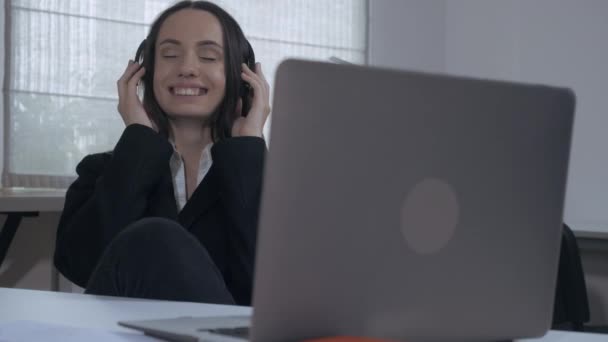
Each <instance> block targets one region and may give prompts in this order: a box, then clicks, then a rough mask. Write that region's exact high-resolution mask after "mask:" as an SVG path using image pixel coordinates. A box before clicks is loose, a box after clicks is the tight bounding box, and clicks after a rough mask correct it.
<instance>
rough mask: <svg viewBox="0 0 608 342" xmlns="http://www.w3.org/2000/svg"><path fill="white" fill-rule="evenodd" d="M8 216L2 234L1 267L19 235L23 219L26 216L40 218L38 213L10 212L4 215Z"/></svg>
mask: <svg viewBox="0 0 608 342" xmlns="http://www.w3.org/2000/svg"><path fill="white" fill-rule="evenodd" d="M2 214H6V215H8V216H7V218H6V221H5V222H4V227H2V231H1V232H0V266H2V263H3V262H4V258H5V257H6V254H7V253H8V249H9V247H10V246H11V242H12V241H13V238H14V237H15V233H17V228H19V224H20V223H21V219H22V218H23V217H24V216H38V213H37V212H8V213H2Z"/></svg>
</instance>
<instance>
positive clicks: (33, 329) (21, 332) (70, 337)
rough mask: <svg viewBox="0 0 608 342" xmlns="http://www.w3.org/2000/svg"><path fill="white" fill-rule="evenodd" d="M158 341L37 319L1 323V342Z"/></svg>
mask: <svg viewBox="0 0 608 342" xmlns="http://www.w3.org/2000/svg"><path fill="white" fill-rule="evenodd" d="M9 341H10V342H26V341H27V342H35V341H45V342H59V341H61V342H82V341H87V342H101V341H104V342H152V341H154V342H157V341H159V340H158V339H155V338H152V337H149V336H145V335H142V334H137V333H128V332H115V331H105V330H101V329H92V328H78V327H70V326H67V325H60V324H52V323H43V322H36V321H11V322H2V323H0V342H9Z"/></svg>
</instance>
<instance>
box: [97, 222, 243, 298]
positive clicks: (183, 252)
mask: <svg viewBox="0 0 608 342" xmlns="http://www.w3.org/2000/svg"><path fill="white" fill-rule="evenodd" d="M86 293H89V294H97V295H107V296H122V297H135V298H150V299H165V300H177V301H190V302H203V303H218V304H234V299H233V298H232V296H231V294H230V292H229V291H228V289H227V288H226V284H225V283H224V279H223V278H222V275H221V273H220V272H219V270H218V269H217V267H216V265H215V264H214V262H213V260H212V259H211V257H210V256H209V254H208V253H207V250H206V249H205V248H204V247H203V246H202V245H201V243H200V242H199V241H198V240H197V239H196V238H195V237H194V236H193V235H192V234H190V233H189V232H188V231H187V230H186V229H184V228H183V227H181V226H180V225H179V224H178V223H176V222H174V221H171V220H168V219H163V218H145V219H142V220H139V221H137V222H135V223H133V224H131V225H129V226H128V227H127V228H125V230H124V231H122V232H121V233H120V234H118V236H116V237H115V238H114V240H112V242H111V243H110V245H109V246H108V247H107V249H106V251H105V253H104V254H103V256H102V258H101V260H100V261H99V264H98V265H97V268H96V269H95V271H94V272H93V275H92V276H91V279H90V280H89V283H88V285H87V289H86Z"/></svg>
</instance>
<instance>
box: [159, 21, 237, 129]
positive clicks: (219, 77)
mask: <svg viewBox="0 0 608 342" xmlns="http://www.w3.org/2000/svg"><path fill="white" fill-rule="evenodd" d="M222 35H223V34H222V26H221V25H220V22H219V20H218V19H217V18H216V17H215V16H213V15H212V14H211V13H209V12H206V11H202V10H198V9H183V10H180V11H177V12H175V13H173V14H172V15H170V16H169V17H167V19H165V21H164V22H163V24H162V25H161V27H160V31H159V33H158V38H157V40H156V46H155V54H156V55H155V65H154V96H155V97H156V100H157V101H158V104H159V105H160V107H161V108H162V109H163V111H164V112H165V113H167V115H169V117H174V118H177V117H189V118H208V117H209V116H210V114H211V113H213V111H214V110H215V109H216V108H217V107H218V105H219V104H220V103H221V101H222V99H223V98H224V94H225V89H226V76H225V73H224V47H223V37H222Z"/></svg>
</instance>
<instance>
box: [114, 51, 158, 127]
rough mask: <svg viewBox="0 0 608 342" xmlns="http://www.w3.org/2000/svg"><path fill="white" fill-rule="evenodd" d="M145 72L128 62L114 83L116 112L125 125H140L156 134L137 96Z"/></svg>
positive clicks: (135, 64)
mask: <svg viewBox="0 0 608 342" xmlns="http://www.w3.org/2000/svg"><path fill="white" fill-rule="evenodd" d="M145 72H146V70H145V69H144V67H143V66H142V67H141V68H140V65H139V63H136V62H133V61H131V60H130V61H129V64H128V65H127V69H125V72H124V73H123V74H122V77H121V78H120V79H118V81H117V82H116V85H117V87H118V112H119V113H120V116H121V117H122V120H123V121H124V122H125V125H127V126H129V125H131V124H140V125H144V126H148V127H150V128H152V129H153V130H155V131H157V132H158V129H157V128H156V126H155V125H154V123H153V122H152V121H151V120H150V117H149V116H148V113H146V110H145V109H144V106H143V105H142V103H141V101H140V100H139V97H138V96H137V84H138V83H139V81H140V80H141V78H142V76H143V75H144V73H145Z"/></svg>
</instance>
